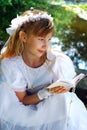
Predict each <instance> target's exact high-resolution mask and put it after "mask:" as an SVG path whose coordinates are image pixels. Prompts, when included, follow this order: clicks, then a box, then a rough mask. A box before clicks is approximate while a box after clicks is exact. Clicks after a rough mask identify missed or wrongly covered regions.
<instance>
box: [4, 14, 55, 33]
mask: <svg viewBox="0 0 87 130" xmlns="http://www.w3.org/2000/svg"><path fill="white" fill-rule="evenodd" d="M43 18H45V19H49V20H50V21H53V18H52V17H51V15H48V14H46V13H44V14H41V13H38V14H33V13H30V14H29V16H28V15H25V16H18V15H17V17H16V18H14V19H12V21H11V25H10V27H9V28H7V29H6V31H7V33H8V34H9V35H12V34H13V33H14V32H15V30H16V29H17V28H18V27H20V26H21V25H22V24H23V23H26V22H29V21H32V22H35V21H39V20H40V19H43Z"/></svg>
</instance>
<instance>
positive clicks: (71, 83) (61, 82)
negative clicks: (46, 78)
mask: <svg viewBox="0 0 87 130" xmlns="http://www.w3.org/2000/svg"><path fill="white" fill-rule="evenodd" d="M86 77H87V75H86V74H83V73H80V74H79V75H77V76H76V77H75V78H73V79H72V80H61V79H59V80H57V81H56V82H54V83H52V84H51V85H49V86H47V89H51V88H54V87H58V86H64V87H66V88H72V87H76V86H77V84H78V83H79V82H80V81H81V80H82V79H84V78H86Z"/></svg>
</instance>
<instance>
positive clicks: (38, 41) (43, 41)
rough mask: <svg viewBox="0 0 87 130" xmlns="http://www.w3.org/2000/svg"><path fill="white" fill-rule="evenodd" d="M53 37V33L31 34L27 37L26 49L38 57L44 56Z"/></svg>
mask: <svg viewBox="0 0 87 130" xmlns="http://www.w3.org/2000/svg"><path fill="white" fill-rule="evenodd" d="M51 38H52V33H49V34H47V35H46V36H45V37H43V36H33V35H32V36H31V37H27V41H26V43H25V44H26V47H25V49H26V51H27V53H28V54H29V55H32V56H36V57H39V58H40V57H41V56H43V55H44V54H45V53H46V51H47V49H48V47H49V45H50V40H51Z"/></svg>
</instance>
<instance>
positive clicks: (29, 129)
mask: <svg viewBox="0 0 87 130" xmlns="http://www.w3.org/2000/svg"><path fill="white" fill-rule="evenodd" d="M51 55H52V57H53V55H54V54H50V56H51ZM52 57H51V58H52ZM48 58H49V57H48ZM55 58H56V59H55ZM49 59H50V58H49ZM54 60H55V61H54ZM48 63H49V65H50V66H51V67H52V69H53V71H54V72H55V73H56V75H57V76H58V79H62V78H63V79H72V78H73V77H74V76H75V71H74V67H73V64H72V62H71V60H70V59H69V58H67V57H66V56H64V55H63V54H61V53H58V55H57V56H55V57H53V62H52V61H51V62H48ZM1 70H2V75H1V78H0V79H1V80H0V130H87V111H86V109H85V106H84V105H83V103H82V102H81V101H80V100H79V99H78V98H77V96H76V95H75V94H74V93H69V92H67V93H64V94H56V95H52V96H49V97H48V98H47V99H45V100H43V101H42V102H40V103H39V104H37V105H28V106H24V105H23V104H22V103H21V102H19V101H18V98H17V96H16V95H15V92H14V90H17V91H25V90H27V87H28V88H29V89H30V88H31V86H33V87H34V88H38V86H41V87H45V86H47V84H49V83H52V82H54V81H55V80H57V79H56V77H54V74H53V72H51V71H49V69H48V66H47V64H46V63H44V64H43V65H42V66H41V67H39V68H30V67H28V66H27V65H25V63H24V62H23V60H22V58H21V56H19V57H15V58H12V59H4V60H3V61H2V62H1ZM71 100H72V103H71Z"/></svg>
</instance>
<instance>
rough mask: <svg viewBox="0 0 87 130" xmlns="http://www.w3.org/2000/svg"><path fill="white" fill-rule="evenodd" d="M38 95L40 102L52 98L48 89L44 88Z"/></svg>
mask: <svg viewBox="0 0 87 130" xmlns="http://www.w3.org/2000/svg"><path fill="white" fill-rule="evenodd" d="M37 95H38V97H39V99H40V100H43V99H46V98H48V97H49V96H51V95H52V93H50V92H49V91H48V90H47V89H45V88H43V89H41V90H39V91H38V93H37Z"/></svg>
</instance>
